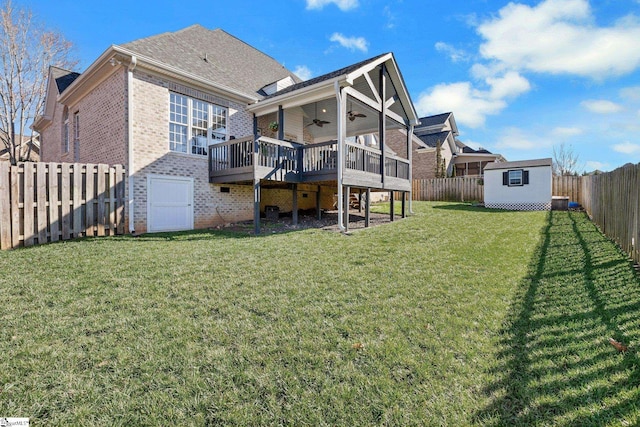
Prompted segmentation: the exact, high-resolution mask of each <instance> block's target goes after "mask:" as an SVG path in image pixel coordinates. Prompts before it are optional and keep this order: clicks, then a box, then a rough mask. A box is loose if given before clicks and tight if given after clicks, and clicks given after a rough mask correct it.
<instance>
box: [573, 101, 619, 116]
mask: <svg viewBox="0 0 640 427" xmlns="http://www.w3.org/2000/svg"><path fill="white" fill-rule="evenodd" d="M580 105H582V106H583V107H584V108H586V109H587V110H589V111H591V112H592V113H597V114H613V113H618V112H620V111H622V110H623V108H622V106H621V105H619V104H616V103H615V102H611V101H607V100H604V99H589V100H586V101H582V102H581V103H580Z"/></svg>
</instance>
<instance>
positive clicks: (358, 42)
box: [329, 33, 369, 52]
mask: <svg viewBox="0 0 640 427" xmlns="http://www.w3.org/2000/svg"><path fill="white" fill-rule="evenodd" d="M329 40H330V41H332V42H337V43H338V44H340V45H341V46H342V47H346V48H347V49H349V50H354V51H355V50H360V51H362V52H366V51H367V50H369V42H367V40H366V39H365V38H364V37H345V36H344V35H343V34H340V33H333V34H332V35H331V38H329Z"/></svg>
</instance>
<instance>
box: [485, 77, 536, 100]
mask: <svg viewBox="0 0 640 427" xmlns="http://www.w3.org/2000/svg"><path fill="white" fill-rule="evenodd" d="M485 81H486V83H487V84H488V85H489V86H491V92H490V96H491V97H492V98H493V99H503V98H514V97H516V96H518V95H521V94H523V93H525V92H528V91H529V90H530V89H531V84H529V81H528V80H527V79H525V78H524V77H522V76H521V75H520V74H518V73H517V72H515V71H509V72H507V73H505V74H504V75H503V76H502V77H487V78H486V80H485Z"/></svg>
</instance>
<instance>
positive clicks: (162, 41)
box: [116, 24, 300, 98]
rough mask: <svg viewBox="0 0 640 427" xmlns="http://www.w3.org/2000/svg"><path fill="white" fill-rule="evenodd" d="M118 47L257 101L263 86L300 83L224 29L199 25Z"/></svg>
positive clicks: (278, 64) (279, 65)
mask: <svg viewBox="0 0 640 427" xmlns="http://www.w3.org/2000/svg"><path fill="white" fill-rule="evenodd" d="M116 47H121V48H124V49H126V50H127V51H130V52H132V53H134V54H136V55H140V56H144V57H146V58H150V59H153V60H154V61H158V62H160V63H162V64H165V65H168V66H171V67H174V68H176V69H179V70H182V71H185V72H188V73H191V74H194V75H197V76H198V77H200V78H202V79H204V80H208V81H211V82H214V83H216V84H220V85H221V86H224V87H228V88H231V89H234V90H236V91H239V92H241V93H244V94H247V95H249V96H251V97H254V98H262V94H261V93H260V92H259V91H260V89H261V88H262V87H264V86H266V85H268V84H269V83H272V82H275V81H278V80H281V79H284V78H286V77H291V78H292V79H293V81H294V82H300V79H299V78H298V77H297V76H296V75H295V74H293V73H292V72H291V71H289V70H287V69H286V68H285V67H284V66H282V64H280V63H279V62H277V61H276V60H275V59H273V58H272V57H270V56H269V55H266V54H264V53H263V52H260V51H259V50H257V49H256V48H254V47H253V46H250V45H249V44H247V43H245V42H243V41H242V40H240V39H238V38H236V37H234V36H232V35H230V34H229V33H227V32H225V31H223V30H221V29H215V30H209V29H207V28H204V27H203V26H201V25H198V24H196V25H192V26H190V27H187V28H184V29H182V30H179V31H176V32H167V33H163V34H159V35H156V36H152V37H148V38H143V39H139V40H134V41H132V42H129V43H125V44H123V45H120V46H116Z"/></svg>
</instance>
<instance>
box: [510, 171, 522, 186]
mask: <svg viewBox="0 0 640 427" xmlns="http://www.w3.org/2000/svg"><path fill="white" fill-rule="evenodd" d="M514 185H522V169H518V170H513V171H509V186H510V187H511V186H514Z"/></svg>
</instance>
